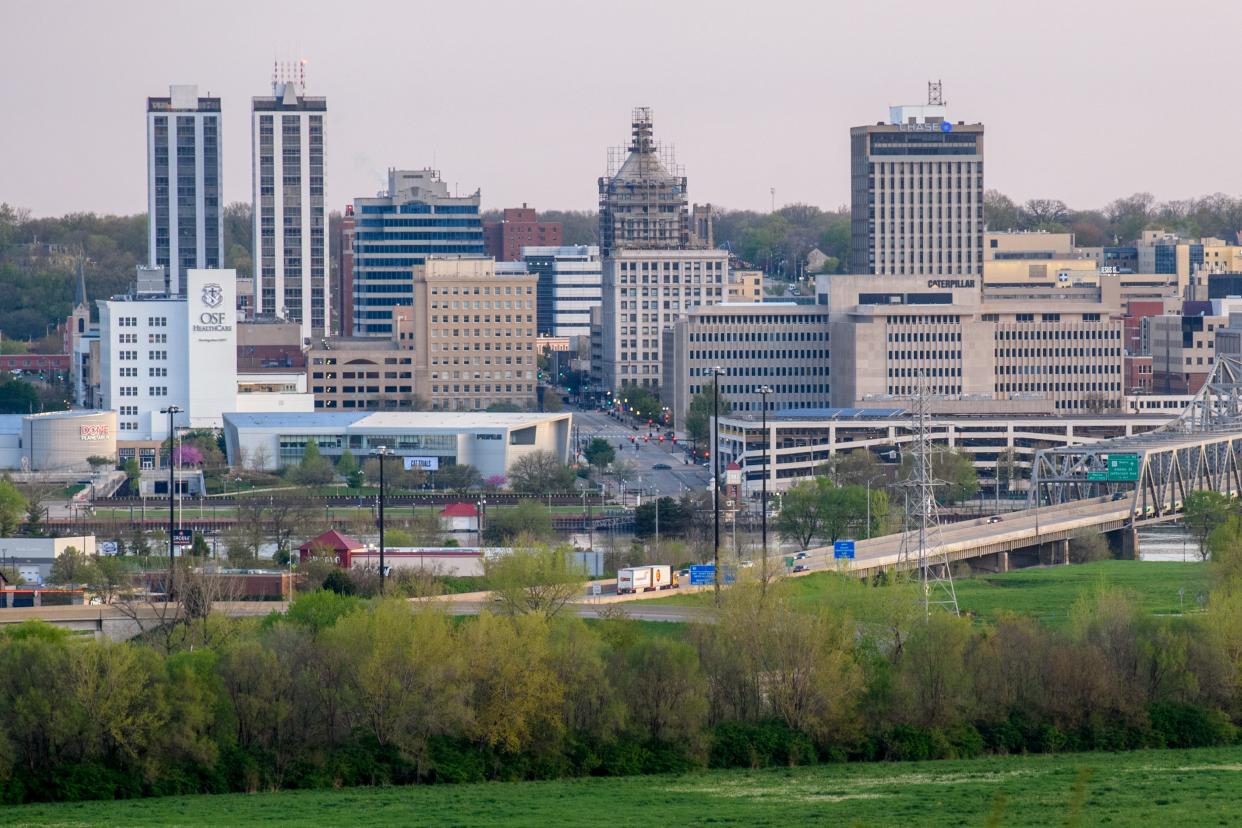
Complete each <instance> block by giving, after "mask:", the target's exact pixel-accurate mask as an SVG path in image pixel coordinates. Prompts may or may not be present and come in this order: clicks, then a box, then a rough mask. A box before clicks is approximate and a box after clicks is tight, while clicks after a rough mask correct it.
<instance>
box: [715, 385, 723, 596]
mask: <svg viewBox="0 0 1242 828" xmlns="http://www.w3.org/2000/svg"><path fill="white" fill-rule="evenodd" d="M724 373H725V369H724V368H721V367H720V366H719V365H717V366H715V367H714V368H712V525H713V527H714V529H715V543H714V544H713V545H712V563H713V564H714V566H713V567H712V582H713V586H714V588H715V592H716V604H717V606H719V604H720V495H721V491H720V378H721V377H722V376H723V375H724Z"/></svg>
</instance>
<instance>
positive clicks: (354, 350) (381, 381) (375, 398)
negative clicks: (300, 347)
mask: <svg viewBox="0 0 1242 828" xmlns="http://www.w3.org/2000/svg"><path fill="white" fill-rule="evenodd" d="M412 315H413V308H394V309H393V329H392V333H391V334H390V335H389V336H388V337H377V336H334V337H330V338H328V339H324V340H320V341H319V342H316V343H314V344H312V345H311V347H310V348H309V349H308V350H307V352H306V371H307V384H308V387H309V388H310V391H311V393H312V394H313V395H314V397H315V410H316V411H351V410H364V411H381V410H383V411H400V410H405V411H416V410H419V409H420V408H421V407H423V406H424V405H425V400H424V398H423V397H421V396H418V393H419V390H420V389H418V388H417V387H416V386H415V385H414V349H413V340H412V338H411V337H412V336H413V331H412V328H411V325H410V321H411V317H412Z"/></svg>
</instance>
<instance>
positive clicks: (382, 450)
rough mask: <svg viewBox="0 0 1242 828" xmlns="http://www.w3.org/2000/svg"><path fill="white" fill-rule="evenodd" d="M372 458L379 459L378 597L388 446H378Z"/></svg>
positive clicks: (382, 552)
mask: <svg viewBox="0 0 1242 828" xmlns="http://www.w3.org/2000/svg"><path fill="white" fill-rule="evenodd" d="M371 454H372V456H375V457H378V458H379V478H380V490H379V552H380V559H379V576H380V595H383V594H384V577H385V572H384V460H385V458H387V457H388V446H380V447H379V448H377V449H375V451H373V452H371Z"/></svg>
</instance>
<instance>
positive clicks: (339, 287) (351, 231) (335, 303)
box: [332, 204, 358, 336]
mask: <svg viewBox="0 0 1242 828" xmlns="http://www.w3.org/2000/svg"><path fill="white" fill-rule="evenodd" d="M340 228H341V230H340V232H341V235H340V238H339V239H337V240H336V287H335V295H334V296H333V297H332V308H333V311H334V314H335V322H334V324H333V328H332V332H333V333H335V334H337V335H339V336H349V335H350V334H351V333H352V332H353V329H354V323H353V319H354V236H355V234H356V233H357V232H358V220H357V219H356V218H355V217H354V205H352V204H346V205H345V213H344V215H342V216H341V224H340Z"/></svg>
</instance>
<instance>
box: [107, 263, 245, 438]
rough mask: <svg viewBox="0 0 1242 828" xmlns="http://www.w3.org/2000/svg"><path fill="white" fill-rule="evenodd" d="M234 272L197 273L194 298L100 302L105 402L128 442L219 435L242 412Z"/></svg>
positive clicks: (144, 296)
mask: <svg viewBox="0 0 1242 828" xmlns="http://www.w3.org/2000/svg"><path fill="white" fill-rule="evenodd" d="M236 279H237V273H236V271H234V270H199V269H194V270H189V271H187V272H186V282H187V295H185V296H172V297H170V296H166V295H163V294H158V293H142V292H137V291H136V292H135V294H134V295H133V296H126V297H118V298H115V299H107V300H100V301H99V302H98V305H99V342H100V360H99V362H100V370H99V380H100V398H101V402H102V407H103V408H106V409H111V410H113V411H115V412H117V434H118V439H119V440H122V441H133V440H138V441H142V440H163V439H166V438H167V436H168V418H167V416H165V415H163V414H160V410H161V409H166V408H168V407H170V406H176V407H178V408H180V409H181V412H180V413H179V414H177V415H176V416H175V418H174V423H173V424H174V427H184V428H219V427H220V424H221V416H222V415H223V413H224V412H225V411H232V410H234V409H235V408H236V404H237V331H236V318H235V317H236V311H235V310H234V304H235V301H236V298H235V295H234V291H235V290H236Z"/></svg>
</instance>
